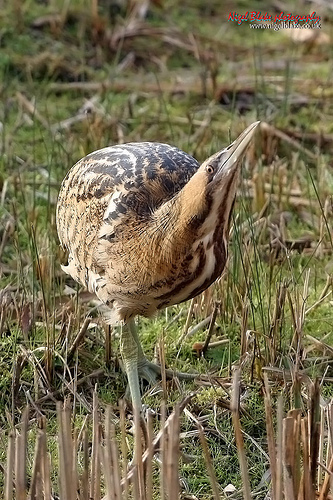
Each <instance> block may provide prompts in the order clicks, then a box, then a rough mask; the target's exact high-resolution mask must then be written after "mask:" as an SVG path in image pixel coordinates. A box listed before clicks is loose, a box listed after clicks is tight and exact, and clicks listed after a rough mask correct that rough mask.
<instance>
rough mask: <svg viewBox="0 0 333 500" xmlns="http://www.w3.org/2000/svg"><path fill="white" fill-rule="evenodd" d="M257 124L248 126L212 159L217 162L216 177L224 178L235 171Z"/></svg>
mask: <svg viewBox="0 0 333 500" xmlns="http://www.w3.org/2000/svg"><path fill="white" fill-rule="evenodd" d="M259 123H260V122H259V121H258V122H254V123H252V124H251V125H249V126H248V127H247V128H246V129H245V130H244V132H242V133H241V134H240V136H239V137H237V139H236V140H235V141H234V142H232V143H231V144H230V145H229V146H228V147H227V148H225V149H223V150H222V151H220V152H219V153H217V154H216V156H215V158H214V160H215V161H217V162H218V169H217V174H216V177H219V176H220V175H222V176H224V175H226V174H228V173H229V172H231V171H236V170H237V168H236V167H238V166H239V165H240V161H241V159H242V158H243V156H244V153H245V152H246V150H247V148H248V146H249V144H250V142H251V141H252V139H253V136H254V134H255V131H256V128H257V126H258V125H259Z"/></svg>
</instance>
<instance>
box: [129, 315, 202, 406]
mask: <svg viewBox="0 0 333 500" xmlns="http://www.w3.org/2000/svg"><path fill="white" fill-rule="evenodd" d="M120 351H121V356H122V358H123V362H124V368H125V371H126V375H127V379H128V385H129V390H130V394H131V397H132V404H133V407H134V408H136V409H138V410H139V411H140V412H141V411H142V402H141V393H140V384H139V376H140V377H141V378H143V379H145V380H147V382H149V383H150V384H151V385H154V384H156V380H157V375H160V374H161V367H160V365H157V364H155V363H152V362H151V361H148V360H147V358H146V357H145V355H144V353H143V350H142V347H141V343H140V340H139V337H138V334H137V330H136V326H135V322H134V319H131V320H129V322H128V323H127V324H126V325H124V326H123V327H122V330H121V338H120ZM165 373H166V375H167V377H169V378H172V377H178V378H179V379H183V380H193V379H194V378H196V377H197V375H195V374H192V373H191V374H190V373H182V372H176V371H173V370H169V369H166V370H165Z"/></svg>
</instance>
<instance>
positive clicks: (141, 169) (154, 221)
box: [57, 122, 258, 407]
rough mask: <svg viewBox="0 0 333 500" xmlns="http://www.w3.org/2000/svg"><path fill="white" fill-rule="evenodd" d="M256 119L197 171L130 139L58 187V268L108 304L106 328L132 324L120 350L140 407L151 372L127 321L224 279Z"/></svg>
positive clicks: (176, 156) (181, 158)
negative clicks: (64, 259) (62, 263)
mask: <svg viewBox="0 0 333 500" xmlns="http://www.w3.org/2000/svg"><path fill="white" fill-rule="evenodd" d="M257 123H258V122H256V123H254V124H252V125H251V126H250V127H248V129H247V130H246V131H245V132H243V134H241V136H240V137H239V138H238V139H237V140H236V141H235V142H234V143H232V144H231V145H230V146H228V148H226V149H224V150H222V151H220V152H218V153H216V154H215V155H213V156H211V157H210V158H208V159H207V160H206V161H205V162H204V163H203V164H202V165H201V166H200V165H199V164H198V162H197V161H196V160H195V159H194V158H192V157H191V156H189V155H188V154H186V153H184V152H183V151H181V150H179V149H177V148H175V147H172V146H168V145H166V144H159V143H149V142H144V143H129V144H124V145H119V146H111V147H108V148H104V149H101V150H99V151H95V152H94V153H91V154H89V155H88V156H86V157H85V158H83V159H82V160H80V161H79V162H78V163H77V164H76V165H74V167H73V168H72V169H71V170H70V171H69V172H68V174H67V176H66V177H65V179H64V181H63V183H62V186H61V189H60V194H59V200H58V205H57V228H58V234H59V238H60V241H61V244H62V245H63V247H65V248H66V249H67V250H68V252H69V258H68V266H66V267H64V270H65V272H67V273H68V274H70V275H71V276H72V277H73V278H74V279H75V280H77V281H79V282H80V283H82V284H83V285H85V286H86V287H87V288H88V289H89V290H90V291H91V292H94V293H96V295H97V297H98V298H99V299H100V300H101V301H102V302H103V303H104V304H105V305H106V306H107V307H108V314H107V321H108V322H109V323H116V322H121V323H123V324H127V325H128V329H127V330H126V329H125V330H124V331H123V334H122V343H121V347H122V355H123V358H124V364H125V368H126V371H127V375H128V379H129V385H130V390H131V393H132V399H133V403H134V404H135V405H136V406H138V407H140V406H141V402H140V393H139V384H138V376H137V371H138V368H139V369H140V370H141V371H142V372H143V374H144V376H146V377H147V378H152V377H151V373H148V372H151V370H152V369H154V368H153V365H152V364H150V363H149V362H148V361H147V360H146V358H144V355H143V352H142V349H141V346H140V343H139V340H138V338H137V335H136V333H135V330H134V322H133V318H134V317H135V316H136V315H138V314H139V315H143V316H151V315H153V314H154V313H155V312H156V311H157V310H158V309H162V308H164V307H167V306H169V305H172V304H177V303H179V302H183V301H185V300H187V299H190V298H192V297H194V296H196V295H198V294H199V293H200V292H202V291H203V290H205V289H206V288H207V287H208V286H209V285H210V284H211V283H213V282H214V281H215V280H216V279H217V278H218V277H219V276H220V275H221V273H222V271H223V268H224V266H225V263H226V258H227V240H228V226H229V218H230V215H231V211H232V207H233V203H234V199H235V193H236V186H237V178H238V172H239V165H240V160H241V158H242V156H243V153H244V151H245V150H246V148H247V145H248V144H249V142H250V140H251V138H252V136H253V133H254V130H255V128H256V126H257Z"/></svg>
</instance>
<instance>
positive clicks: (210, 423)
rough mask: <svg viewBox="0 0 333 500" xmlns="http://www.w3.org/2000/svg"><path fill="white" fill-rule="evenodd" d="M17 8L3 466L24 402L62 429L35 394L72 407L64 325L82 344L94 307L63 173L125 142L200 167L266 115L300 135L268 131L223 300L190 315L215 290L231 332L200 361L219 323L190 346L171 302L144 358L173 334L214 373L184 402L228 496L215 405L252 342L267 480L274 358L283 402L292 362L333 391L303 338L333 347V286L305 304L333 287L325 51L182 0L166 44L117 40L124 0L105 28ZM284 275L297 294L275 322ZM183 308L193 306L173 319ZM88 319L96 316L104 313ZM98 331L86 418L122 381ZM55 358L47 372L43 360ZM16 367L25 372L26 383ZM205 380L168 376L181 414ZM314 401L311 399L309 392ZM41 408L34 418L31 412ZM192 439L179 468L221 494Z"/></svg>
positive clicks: (253, 164) (2, 218)
mask: <svg viewBox="0 0 333 500" xmlns="http://www.w3.org/2000/svg"><path fill="white" fill-rule="evenodd" d="M258 4H259V2H258ZM15 5H16V3H13V5H8V6H6V8H4V9H2V10H1V14H0V21H1V25H2V26H3V28H2V29H1V37H0V46H1V50H2V52H3V57H1V58H0V74H1V78H0V81H1V86H0V95H1V101H2V103H3V106H2V108H1V111H0V121H1V123H2V129H1V137H0V150H1V155H0V248H1V241H2V238H3V235H4V233H5V227H6V224H7V223H8V224H10V228H11V229H10V231H9V235H8V238H7V241H6V243H5V245H4V247H3V253H2V255H1V259H0V325H1V330H0V336H1V342H0V372H1V377H0V391H1V395H2V397H1V398H0V412H1V418H0V429H1V430H0V433H1V440H0V462H1V463H3V462H4V459H5V454H6V452H5V449H6V448H5V442H6V438H5V436H6V435H7V433H8V429H9V428H10V426H11V425H14V424H16V423H17V422H18V420H19V418H20V415H21V413H22V410H23V408H24V406H25V404H26V402H30V403H31V401H34V402H37V407H38V410H39V411H40V412H42V413H45V414H47V416H48V418H49V422H50V434H51V435H52V433H53V432H55V426H54V421H55V404H54V401H52V399H50V400H47V402H45V401H44V402H40V403H38V401H39V399H40V398H42V397H43V395H45V391H46V390H48V391H51V392H52V391H54V390H58V391H59V392H58V393H57V399H63V397H64V393H65V392H66V390H65V387H66V384H65V383H64V381H63V378H62V377H63V375H64V373H65V375H66V377H67V382H68V381H69V373H68V371H66V369H67V368H66V347H65V345H64V338H65V336H66V335H65V334H66V332H67V333H68V334H69V342H68V343H69V344H70V343H71V341H73V339H74V337H75V335H76V334H77V332H78V331H79V328H80V325H81V324H82V322H83V319H84V317H85V316H86V315H87V314H88V313H90V311H91V310H92V308H93V306H92V305H91V303H90V302H89V301H86V300H85V295H84V292H83V291H82V290H81V289H79V287H76V285H74V284H73V282H72V281H71V280H69V279H68V278H66V277H65V275H64V274H63V273H62V272H61V270H60V263H63V262H65V261H66V256H65V255H64V254H63V252H62V251H61V249H60V248H59V245H58V238H57V234H56V227H55V203H56V198H57V193H58V190H59V185H60V182H61V180H62V178H63V177H64V175H65V173H66V172H67V171H68V169H69V168H70V167H71V166H72V165H73V164H74V163H75V162H76V161H77V160H78V159H79V158H81V157H82V156H84V155H85V154H87V153H89V152H91V151H93V150H95V149H98V148H101V147H104V146H106V145H109V144H113V143H117V142H119V141H126V142H129V141H145V140H152V141H154V140H155V141H160V142H169V143H172V144H175V145H176V146H179V147H181V148H183V149H184V150H186V151H188V152H189V153H191V154H193V155H195V156H196V157H197V158H198V159H199V160H203V159H204V158H206V157H207V156H208V155H209V154H211V153H212V152H213V151H216V150H217V149H219V148H221V147H223V146H224V145H225V144H226V143H228V141H229V138H232V139H233V138H235V137H236V136H237V134H238V133H240V132H241V130H242V129H243V128H245V126H246V125H247V124H249V123H250V122H252V121H254V120H256V119H260V120H262V121H263V122H267V123H269V124H271V125H273V126H274V127H276V128H278V129H279V130H281V131H283V132H285V133H286V134H287V136H288V137H289V136H292V137H293V138H294V140H295V143H294V144H290V143H288V142H286V141H285V140H284V139H279V138H277V137H274V136H273V135H272V134H271V133H269V132H265V131H262V133H261V135H260V137H258V138H257V140H256V148H255V151H254V152H253V153H251V157H249V161H248V164H247V165H246V168H245V169H244V175H243V177H244V182H243V184H242V186H241V188H240V196H239V199H238V202H237V205H236V209H235V220H234V230H233V233H232V239H231V242H230V260H229V264H228V269H227V271H226V273H225V274H224V276H223V277H222V279H221V280H220V281H219V282H218V283H217V284H216V285H215V286H214V287H213V289H212V293H211V294H210V293H207V294H206V295H204V297H203V298H199V299H197V301H196V306H195V310H194V314H193V317H192V318H191V326H193V325H194V324H195V323H196V322H198V321H200V320H201V319H203V318H205V317H207V316H208V315H209V314H210V313H211V312H212V308H213V304H214V300H218V301H220V302H221V304H222V306H221V311H220V313H219V315H218V318H217V324H218V329H217V330H216V332H215V337H214V338H213V340H216V338H217V337H219V338H220V337H221V338H223V339H229V343H228V344H226V345H224V346H222V347H219V348H216V349H212V350H209V351H208V353H207V356H206V358H205V359H198V358H197V357H196V355H195V353H194V352H193V350H192V345H193V344H194V343H195V342H204V340H205V338H206V333H207V332H206V331H205V330H201V331H198V332H197V333H195V334H194V335H193V336H191V337H189V338H188V337H187V338H185V339H184V341H183V343H182V345H181V346H178V345H177V341H178V339H179V337H180V335H181V333H182V332H183V329H184V324H185V320H186V314H187V311H188V308H189V304H182V305H179V306H176V307H174V308H172V309H170V310H168V311H167V317H166V313H165V312H162V313H160V314H159V315H158V316H157V317H156V318H154V319H153V320H146V319H143V318H140V319H139V329H140V336H141V338H142V343H143V347H144V349H145V350H146V352H147V354H148V355H149V357H153V355H154V346H155V345H156V343H157V342H158V340H159V339H160V338H161V335H162V332H163V330H164V337H165V354H166V364H167V366H170V367H172V368H175V369H178V370H182V371H192V372H193V371H197V372H200V373H203V374H209V375H210V376H211V377H212V381H215V382H216V381H218V382H219V383H221V384H222V387H223V388H222V389H221V388H219V387H217V386H215V385H214V384H213V383H212V384H211V385H208V386H207V387H204V388H200V390H199V392H198V395H197V396H196V397H195V399H194V400H193V402H192V403H191V405H190V411H191V412H192V413H193V414H194V415H196V416H197V417H198V418H202V419H203V421H205V422H206V424H205V426H204V427H205V431H206V436H207V439H208V444H209V449H210V453H211V455H212V458H213V463H214V467H215V470H216V475H217V479H218V482H219V485H220V487H221V488H222V489H223V488H224V487H225V486H226V485H227V484H228V483H232V484H234V485H235V486H236V488H238V489H239V488H240V487H241V478H240V472H239V465H238V460H237V453H236V446H235V441H234V437H233V431H232V424H231V416H230V412H228V410H226V409H222V408H221V405H219V402H220V401H221V399H226V400H228V399H229V396H230V394H229V389H228V385H227V381H229V379H230V374H231V367H232V364H233V363H237V362H238V360H239V358H240V354H241V351H240V345H241V338H243V342H244V339H246V345H245V348H246V352H245V354H243V357H242V359H241V364H242V377H243V386H244V393H245V403H244V405H245V411H244V414H243V415H242V418H241V423H242V426H243V429H244V432H245V433H246V434H245V444H246V449H247V452H248V457H249V465H248V466H249V474H250V480H251V487H252V489H255V488H256V487H257V486H258V485H259V484H260V481H261V480H262V477H263V475H264V473H265V472H266V471H267V469H268V462H267V459H266V458H265V456H264V455H263V453H262V452H261V451H260V449H261V448H262V449H263V450H264V451H265V452H267V444H266V431H265V425H264V407H263V398H262V374H263V370H264V367H267V366H269V367H270V368H274V369H275V370H276V372H273V371H268V372H267V373H268V375H269V378H270V380H271V382H272V384H273V385H274V387H275V393H274V395H275V397H276V396H277V395H278V393H279V392H281V391H284V393H285V405H286V409H289V408H292V407H294V406H295V405H296V406H297V404H299V397H298V393H296V392H295V391H296V389H295V387H294V386H293V385H292V384H291V382H290V378H288V377H287V378H286V377H285V375H284V374H285V373H286V372H288V373H289V372H291V373H292V374H295V373H296V374H300V375H302V377H303V378H302V390H304V388H305V387H306V386H307V384H308V380H309V379H312V380H314V379H315V377H319V378H320V379H322V393H323V395H324V397H325V399H326V400H329V399H331V398H332V397H333V390H332V383H331V380H332V352H331V351H327V350H325V348H324V346H323V345H322V346H320V344H316V345H315V344H314V343H313V341H312V340H311V339H310V338H308V337H307V335H311V336H312V337H315V338H317V339H318V340H319V341H320V340H321V339H324V340H323V341H324V342H325V344H327V345H332V343H333V333H332V332H333V328H332V326H333V314H332V300H333V299H332V295H329V296H327V297H324V298H323V300H322V301H321V302H320V303H318V304H317V306H316V307H315V308H314V309H313V310H309V311H308V312H306V314H305V316H304V318H303V319H302V307H303V306H304V304H305V306H304V309H305V311H307V310H308V309H310V308H311V306H313V305H314V304H316V302H317V301H318V300H319V299H320V296H321V293H322V291H323V290H324V288H325V284H326V282H327V277H328V276H329V277H330V279H331V282H330V284H328V287H327V290H326V294H327V293H328V292H332V265H331V261H332V236H331V235H330V232H331V231H332V222H331V221H332V207H331V193H332V188H333V177H332V173H331V171H330V169H329V165H330V162H331V160H332V149H331V146H332V123H333V120H332V115H333V106H332V99H331V93H330V86H331V85H330V82H331V81H332V76H333V75H332V65H331V64H330V60H331V58H332V48H331V45H330V44H322V45H316V44H307V43H303V44H295V43H294V42H292V40H291V39H290V38H289V37H288V36H286V34H285V33H283V32H282V31H278V32H275V31H272V30H250V29H249V27H248V25H247V24H246V23H244V24H243V25H242V26H240V27H239V26H237V25H236V24H234V23H228V22H227V16H228V13H229V10H234V9H235V8H236V7H234V6H229V5H227V6H225V7H223V8H222V6H221V4H220V3H219V2H212V3H210V6H209V7H208V6H206V4H205V5H204V4H203V3H202V2H200V1H199V0H197V1H195V2H188V1H185V3H184V2H183V3H182V4H180V3H179V2H175V1H172V0H170V1H167V2H166V3H162V4H161V6H157V5H152V6H151V7H150V9H149V14H148V17H147V19H146V21H145V22H146V24H147V26H148V28H149V29H151V30H153V29H155V28H162V29H163V30H165V33H168V30H169V31H170V33H171V38H172V41H163V39H162V37H161V36H156V35H154V34H153V35H152V36H150V35H149V30H148V33H147V35H145V36H140V37H133V38H126V39H124V40H123V41H122V42H121V43H119V44H118V46H116V47H115V46H112V44H110V39H109V38H108V37H109V34H110V33H114V32H115V30H116V29H119V28H120V27H121V26H126V24H127V21H128V16H129V13H128V11H127V10H126V7H125V8H124V10H121V9H120V11H119V12H118V11H117V14H114V13H113V14H112V15H111V14H110V12H109V10H108V8H107V7H106V5H102V3H101V4H100V5H99V16H100V17H99V19H98V20H97V21H96V20H95V21H94V19H93V18H92V16H91V7H90V6H89V5H88V4H86V3H84V2H82V1H76V2H71V3H70V6H69V10H68V12H65V11H62V9H63V4H62V3H61V2H57V1H56V2H53V3H52V5H51V4H50V5H48V4H47V3H46V4H45V5H44V4H43V3H37V2H32V1H28V0H26V1H24V2H22V3H21V4H20V6H19V11H18V12H16V14H15V15H13V14H14V8H15ZM112 5H113V4H112ZM296 7H297V5H296V6H295V9H296ZM251 8H252V7H251ZM246 9H247V7H246V3H245V2H238V3H237V10H238V11H239V12H242V11H245V10H246ZM253 9H254V10H255V9H256V5H253ZM267 9H269V6H267ZM271 9H273V6H272V7H271ZM258 10H260V8H259V7H258ZM61 12H63V18H62V20H61V21H58V20H57V19H56V20H55V21H54V25H52V23H51V24H48V23H46V24H45V25H43V26H42V27H41V28H38V29H37V28H34V27H33V26H32V23H33V22H34V21H35V20H36V19H37V18H40V17H41V16H44V15H49V14H54V13H57V14H58V13H61ZM112 30H113V31H112ZM171 30H172V31H171ZM323 30H325V31H326V32H327V33H328V34H329V33H330V30H331V31H332V19H329V18H328V19H327V20H326V21H325V24H323ZM174 42H177V43H174ZM178 42H179V43H178ZM128 54H132V62H129V64H128V66H126V65H125V67H124V68H123V69H121V68H120V66H119V64H121V63H122V62H123V61H124V59H125V58H126V56H127V55H128ZM107 80H108V81H109V82H111V83H110V86H109V87H108V88H101V89H99V90H98V89H97V90H96V89H95V90H89V89H88V90H82V89H79V88H76V89H74V90H68V89H66V90H65V89H64V88H62V87H61V85H66V83H71V82H74V83H75V82H82V83H102V82H105V81H107ZM55 84H57V85H58V87H54V85H55ZM52 86H53V87H52ZM175 89H177V90H175ZM25 99H26V100H25ZM86 99H92V100H93V102H94V106H95V108H94V110H93V112H92V113H90V114H88V115H87V117H86V118H85V119H83V120H81V121H77V122H75V123H73V124H72V125H71V126H69V127H68V128H57V124H59V123H60V122H61V121H63V120H66V119H69V118H72V117H73V116H76V115H77V113H78V112H79V110H80V108H82V106H83V105H84V104H85V100H86ZM226 99H227V100H226ZM27 101H28V104H27ZM228 101H229V104H227V102H228ZM29 103H30V105H31V107H32V108H31V109H30V108H29ZM293 134H295V135H293ZM322 134H323V135H324V136H326V135H327V136H328V138H327V140H324V139H323V138H322ZM304 148H306V149H307V150H309V151H310V152H312V153H314V154H315V155H316V156H315V158H314V157H313V156H311V155H309V154H308V153H307V151H306V149H304ZM272 165H273V166H272ZM249 183H252V184H251V186H252V191H251V190H249ZM265 183H266V188H265V193H264V191H263V188H262V186H263V185H264V184H265ZM291 189H292V190H294V191H297V193H298V194H297V195H295V198H296V199H291V198H290V197H289V193H290V190H291ZM281 190H282V191H283V195H282V196H281ZM265 203H267V204H266V205H265ZM264 205H265V206H264ZM259 214H260V217H259ZM281 214H282V215H281ZM281 221H282V222H281ZM304 235H307V238H308V240H309V241H310V243H309V246H308V247H307V248H304V249H302V248H300V249H293V248H291V247H290V244H289V246H288V245H287V244H285V242H286V241H287V242H293V241H295V240H299V239H301V238H302V237H303V236H304ZM308 272H309V275H308V284H307V285H306V280H307V273H308ZM282 283H285V285H286V295H285V297H284V301H283V302H282V304H281V313H280V315H279V316H278V317H276V315H275V312H274V311H275V308H276V299H277V296H278V294H279V293H280V288H279V287H280V285H281V284H282ZM65 284H67V285H69V286H70V287H72V288H74V290H75V291H76V293H74V294H73V295H72V296H71V297H70V296H68V295H66V296H65V295H64V286H65ZM182 308H183V310H184V314H183V315H182V316H181V317H180V318H179V319H178V320H177V321H176V322H174V323H173V324H172V325H170V326H169V323H170V321H171V318H172V317H174V316H175V315H176V314H178V313H179V312H180V311H181V309H182ZM92 314H93V316H94V320H95V319H96V317H97V314H96V311H93V313H92ZM1 318H2V323H1ZM295 318H296V319H295ZM97 321H98V320H97ZM295 332H296V333H295ZM89 334H90V335H89V336H88V337H86V338H85V340H84V342H83V344H82V346H81V347H80V348H79V350H78V352H77V353H76V355H75V357H74V359H73V360H72V361H71V363H70V366H69V369H70V371H71V376H74V377H77V379H78V380H80V379H81V378H82V377H84V376H86V375H89V374H90V373H92V372H94V371H95V370H97V369H98V368H101V367H102V368H105V375H104V376H102V377H101V378H100V379H98V380H96V381H95V380H93V381H88V382H87V383H84V384H83V385H82V387H80V389H79V394H80V395H81V396H82V397H83V399H82V401H83V402H84V401H86V403H84V404H83V403H82V401H81V402H80V400H77V412H78V413H79V417H78V422H77V424H76V425H77V427H78V426H79V423H80V422H81V423H82V420H80V419H81V417H82V418H83V415H84V414H87V413H89V411H90V405H91V399H92V388H93V385H94V383H95V382H97V388H98V393H99V397H100V399H101V401H102V403H103V404H107V403H111V404H113V405H116V404H117V401H118V399H119V398H121V397H122V396H123V395H124V391H125V386H126V383H125V378H124V376H123V375H122V374H121V373H120V371H121V370H120V367H119V359H118V358H119V355H118V345H117V344H118V338H117V335H114V336H113V341H112V356H111V361H110V363H109V366H108V367H106V364H105V349H104V329H103V326H102V324H101V323H98V325H97V326H96V327H95V329H92V330H89ZM94 336H95V338H97V341H94ZM243 347H244V346H243ZM48 349H49V350H48ZM26 352H28V353H30V354H29V356H27V355H26V354H25V353H26ZM48 353H49V363H50V364H49V371H48V370H47V369H46V368H45V366H46V367H47V366H48V365H47V362H46V358H47V355H48ZM23 359H25V362H24V363H23V366H22V367H21V368H20V362H21V361H22V360H23ZM13 370H14V372H15V370H16V373H17V370H19V373H18V378H17V380H16V385H15V387H13ZM43 370H45V372H43ZM43 373H45V377H46V378H45V380H44V379H43V377H42V375H43ZM274 374H275V375H274ZM276 374H277V375H276ZM108 375H110V376H108ZM275 377H276V378H275ZM306 377H309V379H307V378H306ZM221 381H222V382H221ZM197 388H198V386H196V385H194V384H191V383H181V384H180V386H179V387H177V385H176V384H171V383H170V384H168V390H169V392H168V408H169V410H170V409H171V408H172V407H173V406H174V404H175V402H176V401H177V400H179V398H180V397H181V396H182V395H184V394H185V393H187V392H189V391H190V390H192V389H197ZM13 391H14V392H13ZM302 394H303V393H302ZM301 399H302V398H301ZM145 402H146V403H147V404H148V405H149V406H150V407H152V408H154V409H156V411H157V410H158V409H159V407H160V402H161V393H160V392H158V393H157V395H156V394H154V392H153V393H152V394H151V393H150V392H149V391H148V392H147V394H146V396H145ZM302 408H303V409H304V408H306V400H305V399H304V400H303V399H302ZM31 411H32V414H33V415H34V411H35V410H31ZM191 430H193V423H192V422H191V421H190V420H189V419H188V417H186V418H185V417H184V418H183V420H182V431H183V432H188V431H191ZM247 435H248V436H249V437H247ZM182 445H183V452H184V454H185V455H189V456H190V459H189V460H188V461H186V460H184V461H183V463H182V466H181V476H182V477H184V480H185V481H186V483H187V485H188V490H189V492H191V493H192V494H194V495H196V496H197V497H198V498H202V499H206V498H207V499H208V498H211V488H210V486H209V482H208V479H207V473H206V472H205V470H206V469H205V467H206V466H205V462H204V459H203V456H202V451H201V449H200V445H199V438H198V437H195V439H193V438H192V437H190V438H187V437H185V438H184V442H183V443H182ZM52 455H53V451H52ZM0 483H1V484H2V479H1V472H0ZM264 496H265V494H263V496H262V498H264ZM258 498H261V497H260V496H259V497H258Z"/></svg>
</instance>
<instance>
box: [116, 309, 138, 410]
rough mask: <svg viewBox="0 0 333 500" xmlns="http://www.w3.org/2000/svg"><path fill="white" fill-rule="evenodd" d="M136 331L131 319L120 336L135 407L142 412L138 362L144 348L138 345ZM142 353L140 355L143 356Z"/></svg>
mask: <svg viewBox="0 0 333 500" xmlns="http://www.w3.org/2000/svg"><path fill="white" fill-rule="evenodd" d="M134 330H135V323H134V320H133V319H131V320H130V321H129V322H128V323H127V325H124V326H123V327H122V329H121V336H120V352H121V356H122V358H123V362H124V368H125V371H126V375H127V379H128V385H129V389H130V393H131V397H132V404H133V407H134V408H136V409H137V410H139V412H141V411H142V403H141V394H140V384H139V374H138V361H139V351H141V353H142V348H141V346H140V349H139V346H138V344H137V336H136V338H134V336H133V331H134ZM141 353H140V355H141ZM142 354H143V353H142Z"/></svg>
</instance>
